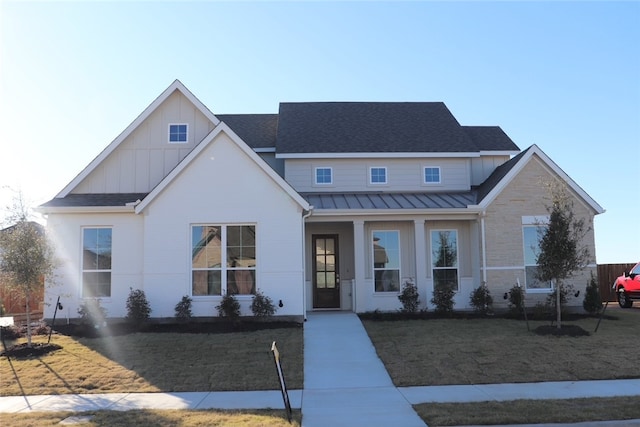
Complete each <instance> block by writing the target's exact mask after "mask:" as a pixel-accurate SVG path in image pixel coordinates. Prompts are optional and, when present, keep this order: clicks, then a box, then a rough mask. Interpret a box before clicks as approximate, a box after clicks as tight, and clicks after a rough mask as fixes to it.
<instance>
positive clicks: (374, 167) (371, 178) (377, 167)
mask: <svg viewBox="0 0 640 427" xmlns="http://www.w3.org/2000/svg"><path fill="white" fill-rule="evenodd" d="M374 169H382V170H384V182H373V170H374ZM388 183H389V173H388V171H387V167H386V166H369V184H371V185H387V184H388Z"/></svg>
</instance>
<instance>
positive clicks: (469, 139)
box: [39, 80, 603, 318]
mask: <svg viewBox="0 0 640 427" xmlns="http://www.w3.org/2000/svg"><path fill="white" fill-rule="evenodd" d="M550 180H554V181H559V182H562V183H564V184H566V186H567V188H568V190H569V192H570V195H571V196H572V197H573V199H574V201H575V206H574V208H575V212H576V215H577V216H579V217H582V218H584V219H585V220H586V221H587V223H588V224H589V225H590V226H591V228H590V231H589V232H588V234H587V236H586V237H585V242H584V244H585V245H586V246H587V247H588V248H589V249H590V253H591V257H592V262H591V265H589V266H588V267H587V268H586V269H585V270H584V271H582V272H580V274H578V275H577V276H576V277H574V282H575V286H576V287H577V288H578V289H583V288H584V287H585V286H586V283H587V280H588V277H589V273H590V271H594V272H595V269H596V265H595V246H594V234H593V218H594V216H595V215H597V214H599V213H602V212H603V209H602V208H601V207H600V206H599V205H598V204H597V203H596V202H595V201H594V200H593V199H592V198H591V197H590V196H589V195H588V194H587V193H586V192H585V191H584V190H583V189H582V188H580V187H579V186H578V185H577V184H576V183H575V182H574V181H573V180H572V179H571V178H570V177H569V176H567V175H566V174H565V173H564V171H563V170H562V169H561V168H560V167H559V166H558V165H556V164H555V163H554V162H553V161H552V160H551V159H550V158H549V157H548V156H547V155H546V154H545V153H544V152H543V151H542V150H541V149H540V148H539V147H537V146H536V145H533V146H531V147H529V148H527V149H525V150H520V149H519V148H518V146H517V145H516V144H515V143H514V142H513V141H512V140H511V139H510V138H509V137H508V136H507V135H506V134H505V133H504V132H503V131H502V130H501V129H500V128H499V127H495V126H462V125H460V124H459V123H458V121H457V120H456V119H455V117H454V116H453V115H452V114H451V112H450V111H449V110H448V108H447V107H446V106H445V104H443V103H441V102H424V103H422V102H420V103H401V102H400V103H393V102H390V103H389V102H381V103H376V102H363V103H359V102H353V103H349V102H336V103H332V102H310V103H282V104H280V108H279V112H278V114H239V115H238V114H235V115H234V114H224V115H223V114H213V113H212V112H211V111H210V110H209V109H208V108H207V107H206V106H205V105H203V104H202V103H201V102H200V101H199V100H198V99H197V98H196V97H195V96H194V95H193V94H192V93H191V92H189V90H188V89H187V88H186V87H185V86H184V85H183V84H182V83H180V82H179V81H177V80H176V81H175V82H173V83H172V84H171V85H170V86H169V87H168V88H167V89H166V90H165V91H164V92H163V93H162V94H161V95H160V96H159V97H158V98H157V99H156V100H155V101H153V102H152V103H151V105H149V107H147V108H146V109H145V110H144V111H143V112H142V114H141V115H140V116H139V117H137V118H136V119H135V120H134V121H133V123H131V125H129V126H128V127H127V128H126V129H125V130H124V131H123V132H122V133H121V134H120V135H119V136H118V137H117V138H116V139H115V140H114V141H113V142H112V143H111V144H109V145H108V146H107V147H106V148H105V149H104V151H102V152H101V153H100V154H99V155H98V156H97V157H96V158H95V159H94V160H93V161H92V162H91V163H90V164H89V165H88V166H87V167H86V168H85V169H84V170H83V171H81V172H80V173H79V174H78V175H77V176H76V177H75V178H74V179H73V180H72V181H71V182H70V183H69V184H68V185H67V186H66V187H65V188H64V189H62V191H61V192H60V193H59V194H58V195H56V197H55V198H53V199H52V200H51V201H49V202H47V203H45V204H43V205H42V206H40V208H39V209H40V211H41V212H42V213H44V214H45V215H46V217H47V227H48V230H49V232H50V235H51V237H52V238H53V239H54V241H55V242H56V245H57V248H58V251H59V255H60V256H61V258H62V259H63V263H62V265H61V266H60V268H59V271H58V275H57V282H58V283H59V284H60V286H57V287H53V288H50V290H48V293H47V297H48V299H49V300H55V298H57V296H58V295H62V296H63V299H65V300H66V301H65V304H64V305H65V307H67V310H68V311H67V313H66V315H67V316H69V317H77V313H76V310H77V308H78V306H79V305H80V304H81V303H82V301H83V299H84V298H96V297H97V298H100V299H101V301H102V305H103V306H104V307H105V308H106V309H107V311H108V314H109V316H110V317H123V316H124V315H125V314H126V309H125V300H126V298H127V296H128V294H129V292H130V289H131V288H133V289H136V288H140V289H143V290H144V291H145V293H146V295H147V298H148V299H149V302H150V304H151V307H152V310H153V311H152V317H159V318H165V317H172V316H174V307H175V304H176V303H177V302H178V301H179V300H180V299H181V297H182V296H183V295H189V296H191V297H192V299H193V313H194V315H195V316H200V317H209V316H215V315H216V314H215V310H214V306H215V305H217V304H218V302H219V301H220V299H221V295H224V294H226V293H233V294H235V295H237V298H238V300H239V302H240V303H241V307H242V314H243V315H250V314H251V311H250V309H249V305H250V302H251V298H252V294H253V293H254V292H255V291H256V290H257V289H259V290H261V291H262V292H263V293H264V294H265V295H267V296H269V297H271V298H272V299H273V300H274V301H276V302H277V303H279V305H280V307H279V309H278V313H277V314H278V315H283V316H291V317H293V318H302V317H303V316H305V313H306V312H307V311H309V310H326V309H331V310H349V311H354V312H366V311H371V310H383V311H384V310H396V309H398V308H400V302H399V300H398V298H397V296H398V292H399V291H400V289H401V287H402V285H403V283H404V282H406V281H409V280H410V281H413V282H414V283H415V284H416V285H417V287H418V291H419V293H420V295H421V301H422V306H423V307H427V306H429V303H428V300H429V299H430V298H431V295H432V293H433V289H434V287H437V286H440V285H443V284H451V285H453V286H454V287H455V289H456V296H455V303H456V305H455V307H456V308H457V309H464V308H468V307H469V296H470V292H471V291H472V290H473V289H474V288H476V287H478V286H480V285H481V284H482V283H486V284H487V286H488V287H489V289H490V291H491V293H492V294H493V295H494V297H497V296H499V295H500V296H501V295H502V294H503V293H504V292H505V291H507V290H509V289H510V288H511V287H512V286H514V285H515V284H516V283H518V282H519V283H520V284H521V285H522V286H523V287H524V289H525V290H526V295H527V299H528V300H530V301H532V302H534V301H538V300H540V301H542V300H544V298H546V296H547V294H548V293H549V291H550V289H551V288H550V286H551V285H550V284H546V283H539V282H537V281H536V280H535V278H534V277H535V276H534V274H533V273H534V272H535V268H536V266H535V250H536V247H537V246H536V245H537V233H536V229H537V228H538V227H541V226H544V225H543V222H544V220H545V218H548V212H547V210H546V207H545V206H546V205H547V204H548V203H547V202H546V199H547V198H548V193H547V190H546V189H545V186H544V185H543V184H544V183H545V182H547V181H550ZM494 299H495V300H496V303H497V305H500V304H504V306H506V302H503V301H502V298H494ZM570 303H571V302H570ZM573 304H574V305H577V306H581V301H573ZM51 315H52V313H49V312H47V313H46V316H45V317H51Z"/></svg>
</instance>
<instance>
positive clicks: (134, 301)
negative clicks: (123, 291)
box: [126, 288, 151, 323]
mask: <svg viewBox="0 0 640 427" xmlns="http://www.w3.org/2000/svg"><path fill="white" fill-rule="evenodd" d="M129 289H130V292H129V296H128V297H127V316H126V319H127V321H128V322H129V323H143V322H146V321H147V319H149V316H150V315H151V307H150V306H149V301H147V296H146V295H145V293H144V291H143V290H142V289H133V288H129Z"/></svg>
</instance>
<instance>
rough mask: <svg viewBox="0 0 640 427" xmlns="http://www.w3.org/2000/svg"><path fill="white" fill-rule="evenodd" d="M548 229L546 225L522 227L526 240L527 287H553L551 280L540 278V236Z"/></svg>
mask: <svg viewBox="0 0 640 427" xmlns="http://www.w3.org/2000/svg"><path fill="white" fill-rule="evenodd" d="M545 230H546V226H544V225H525V226H523V227H522V234H523V241H524V272H525V278H524V281H525V285H526V288H527V289H544V290H545V291H548V290H550V289H551V282H547V283H544V282H541V281H540V280H538V277H537V276H538V261H537V260H538V254H539V253H540V236H542V235H543V233H544V232H545Z"/></svg>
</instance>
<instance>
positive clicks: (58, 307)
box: [47, 295, 62, 344]
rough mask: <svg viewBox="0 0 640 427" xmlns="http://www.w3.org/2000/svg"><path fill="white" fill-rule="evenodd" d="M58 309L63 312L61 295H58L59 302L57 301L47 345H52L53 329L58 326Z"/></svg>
mask: <svg viewBox="0 0 640 427" xmlns="http://www.w3.org/2000/svg"><path fill="white" fill-rule="evenodd" d="M58 309H60V310H62V304H60V295H58V300H57V301H56V309H55V311H54V312H53V320H52V321H51V327H50V328H49V339H48V340H47V344H50V343H51V334H52V333H53V327H54V326H55V324H56V314H58Z"/></svg>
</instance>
